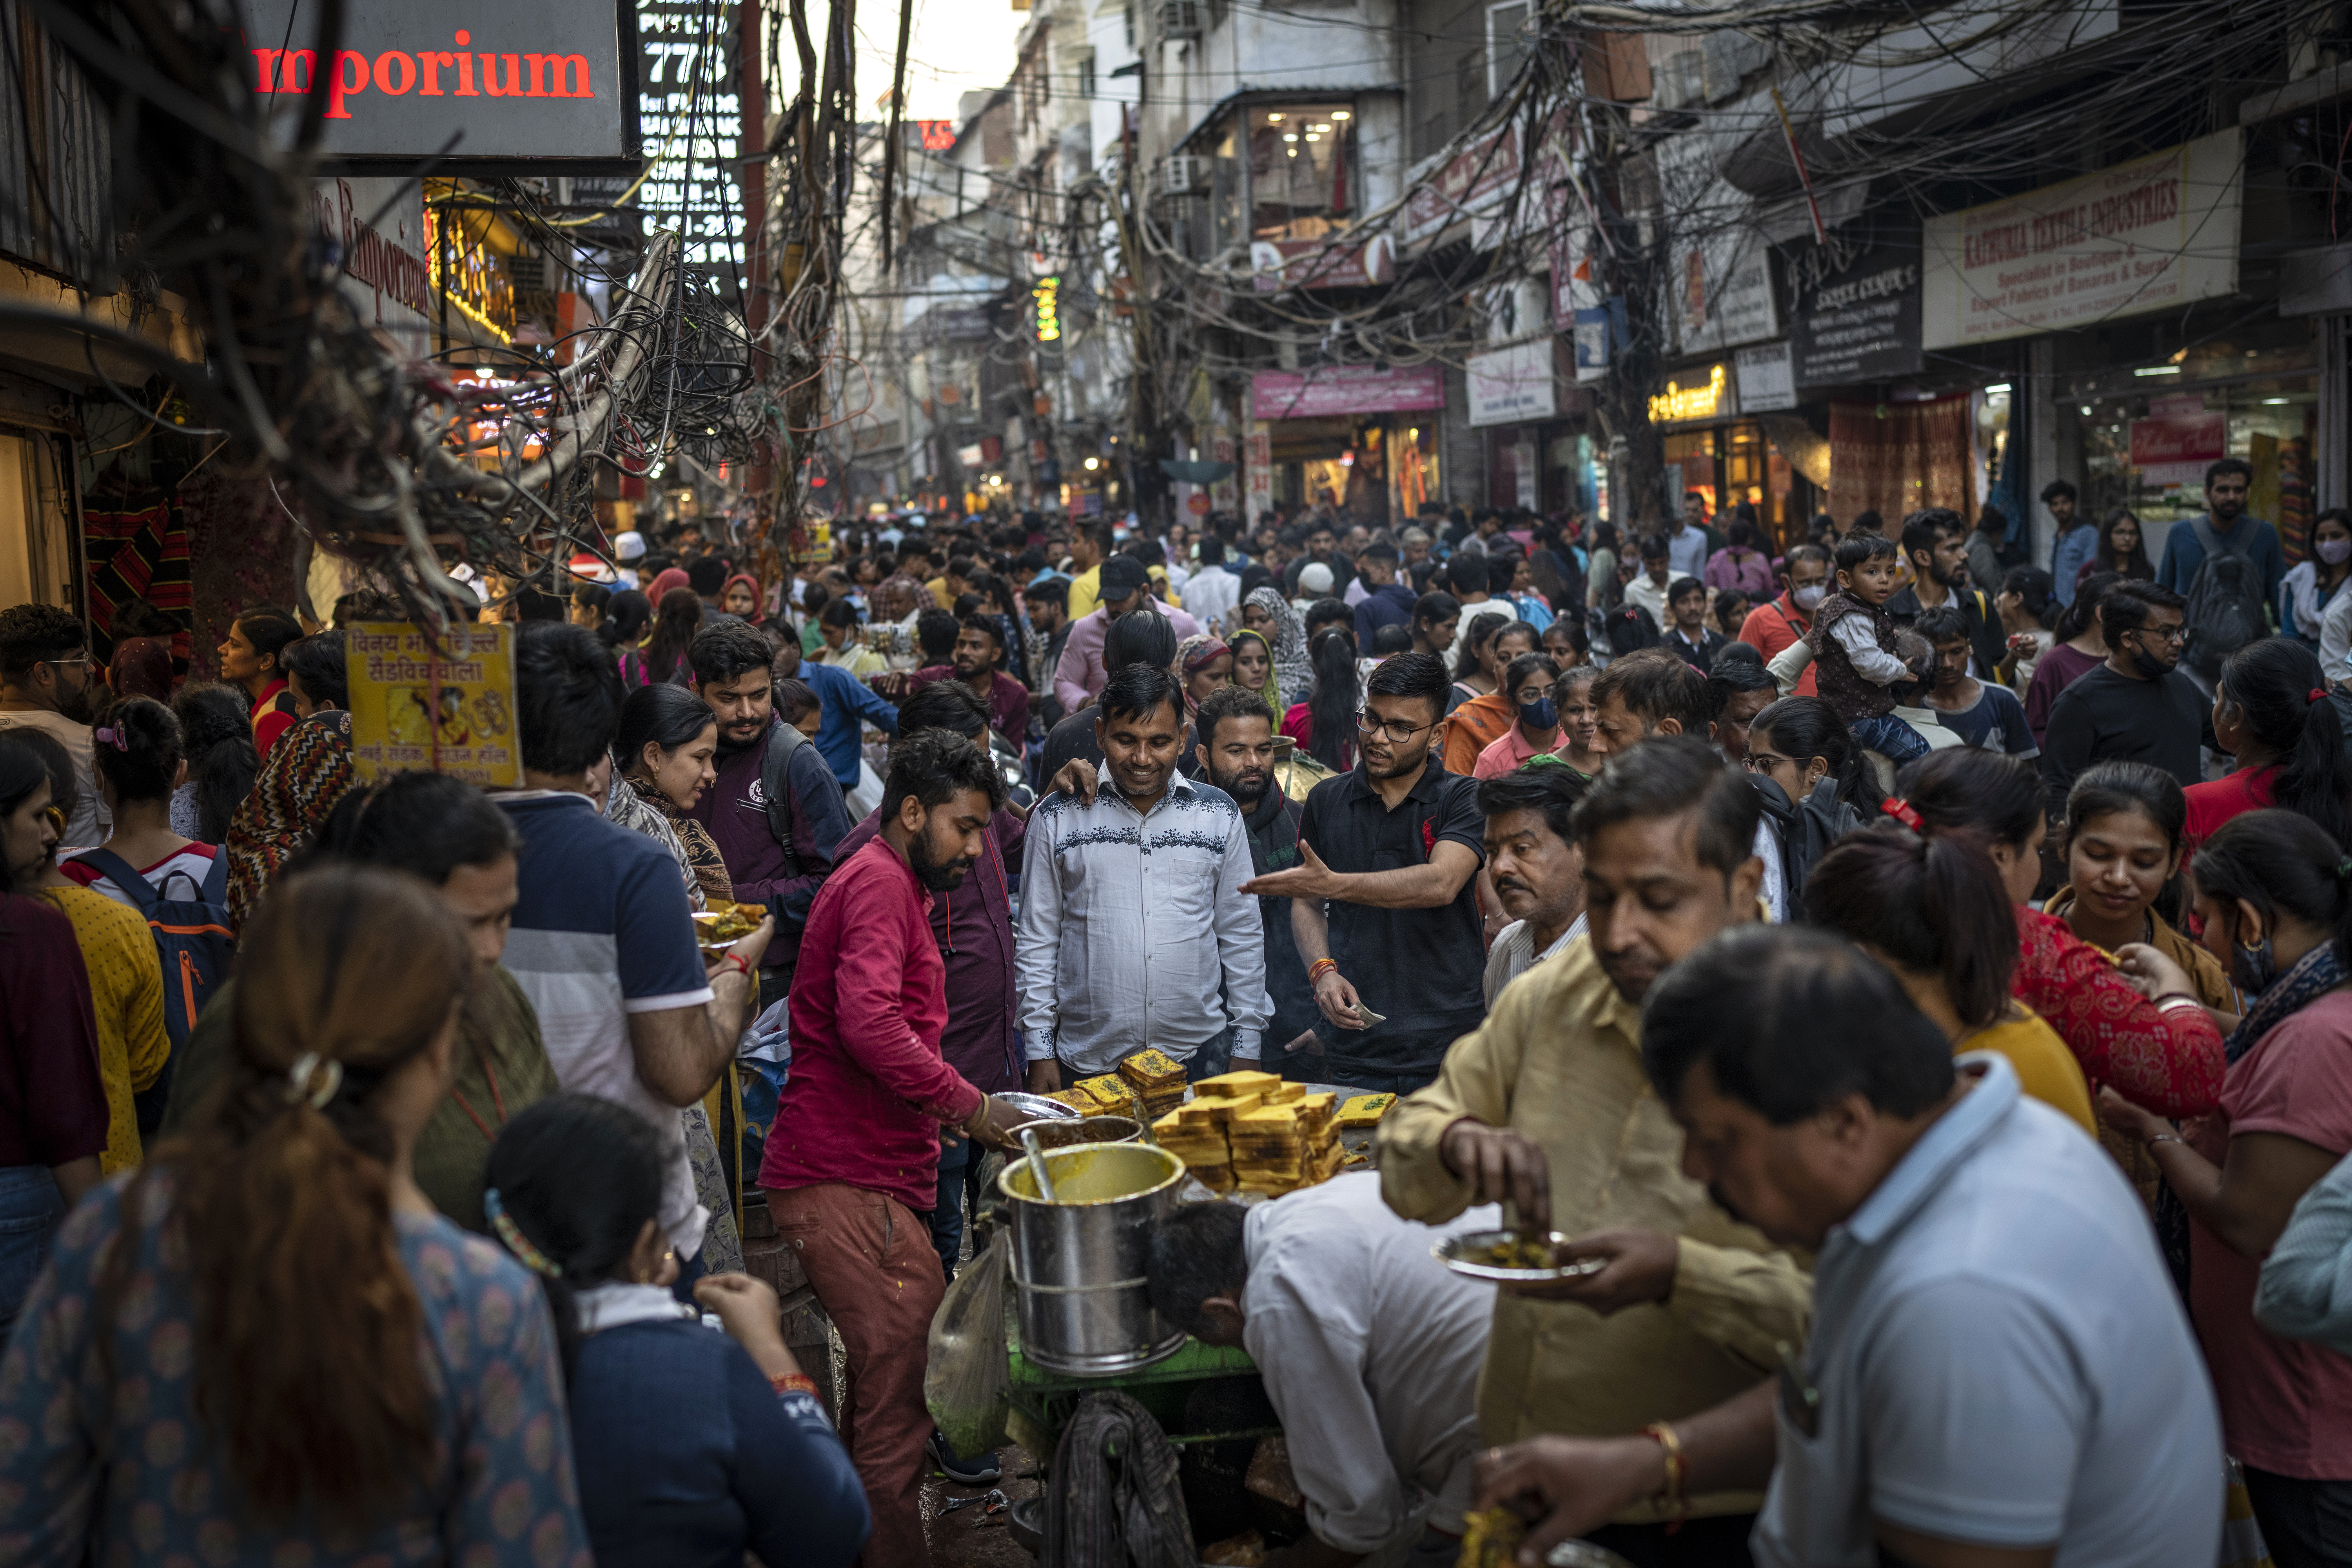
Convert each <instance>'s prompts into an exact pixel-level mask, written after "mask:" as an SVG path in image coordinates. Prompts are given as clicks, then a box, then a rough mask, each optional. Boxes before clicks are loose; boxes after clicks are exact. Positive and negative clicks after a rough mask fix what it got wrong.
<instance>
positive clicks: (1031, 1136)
mask: <svg viewBox="0 0 2352 1568" xmlns="http://www.w3.org/2000/svg"><path fill="white" fill-rule="evenodd" d="M1021 1147H1022V1148H1023V1149H1024V1151H1026V1152H1027V1153H1028V1155H1029V1179H1030V1180H1031V1181H1033V1182H1034V1183H1036V1184H1037V1197H1038V1201H1040V1202H1041V1203H1049V1204H1050V1203H1055V1202H1057V1201H1059V1200H1057V1199H1056V1198H1055V1196H1054V1183H1053V1179H1052V1178H1051V1177H1049V1176H1047V1175H1046V1174H1045V1150H1044V1149H1043V1148H1042V1147H1040V1146H1039V1144H1038V1142H1037V1130H1036V1129H1035V1128H1034V1127H1024V1128H1023V1129H1022V1130H1021Z"/></svg>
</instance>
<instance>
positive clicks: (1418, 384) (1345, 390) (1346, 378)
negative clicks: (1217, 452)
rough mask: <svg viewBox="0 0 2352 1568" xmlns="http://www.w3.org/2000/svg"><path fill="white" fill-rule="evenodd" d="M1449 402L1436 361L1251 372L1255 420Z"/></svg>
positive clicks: (1401, 410) (1403, 409) (1394, 410)
mask: <svg viewBox="0 0 2352 1568" xmlns="http://www.w3.org/2000/svg"><path fill="white" fill-rule="evenodd" d="M1444 406H1445V374H1444V371H1442V370H1440V369H1439V368H1438V367H1437V366H1436V365H1433V364H1416V365H1403V366H1398V367H1395V368H1389V367H1385V366H1381V365H1368V364H1348V365H1326V366H1323V367H1321V368H1319V369H1316V370H1261V371H1256V372H1254V373H1253V374H1251V376H1250V417H1251V418H1253V419H1320V418H1328V417H1329V416H1333V415H1339V414H1410V413H1412V412H1413V411H1415V410H1417V409H1423V408H1443V407H1444Z"/></svg>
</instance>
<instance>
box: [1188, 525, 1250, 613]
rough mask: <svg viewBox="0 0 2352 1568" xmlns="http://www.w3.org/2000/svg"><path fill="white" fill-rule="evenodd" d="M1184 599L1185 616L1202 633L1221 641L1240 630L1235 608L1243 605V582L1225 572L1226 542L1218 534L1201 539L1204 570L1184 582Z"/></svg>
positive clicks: (1204, 535)
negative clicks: (1200, 629)
mask: <svg viewBox="0 0 2352 1568" xmlns="http://www.w3.org/2000/svg"><path fill="white" fill-rule="evenodd" d="M1181 598H1182V601H1183V605H1184V613H1185V614H1186V615H1188V616H1192V618H1193V619H1194V620H1196V621H1198V622H1200V623H1201V625H1202V628H1203V629H1205V630H1208V631H1211V632H1213V633H1215V634H1216V635H1217V636H1219V637H1223V636H1225V635H1226V634H1227V633H1228V632H1232V631H1237V630H1239V629H1240V623H1239V622H1238V621H1236V620H1234V606H1235V605H1239V604H1240V603H1241V601H1242V580H1241V579H1240V578H1239V577H1236V576H1234V574H1232V573H1231V572H1228V571H1226V570H1225V542H1224V541H1223V540H1222V539H1219V538H1218V537H1217V536H1216V535H1215V534H1213V533H1204V534H1202V536H1201V569H1200V570H1199V571H1197V572H1195V573H1193V574H1192V576H1191V577H1190V578H1188V579H1187V580H1186V581H1185V583H1184V586H1183V592H1182V594H1181Z"/></svg>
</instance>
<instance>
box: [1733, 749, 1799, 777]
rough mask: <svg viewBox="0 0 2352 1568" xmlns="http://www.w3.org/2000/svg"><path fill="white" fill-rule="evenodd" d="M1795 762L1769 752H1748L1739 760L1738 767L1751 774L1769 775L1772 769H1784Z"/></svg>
mask: <svg viewBox="0 0 2352 1568" xmlns="http://www.w3.org/2000/svg"><path fill="white" fill-rule="evenodd" d="M1795 760H1796V759H1795V758H1793V757H1776V756H1774V755H1773V754H1772V753H1771V752H1748V754H1747V755H1746V756H1745V757H1742V758H1741V759H1740V762H1739V765H1740V766H1742V767H1744V768H1746V769H1747V770H1748V772H1749V773H1770V772H1771V771H1772V770H1773V769H1774V768H1778V767H1786V766H1787V765H1788V764H1790V763H1792V762H1794V761H1795Z"/></svg>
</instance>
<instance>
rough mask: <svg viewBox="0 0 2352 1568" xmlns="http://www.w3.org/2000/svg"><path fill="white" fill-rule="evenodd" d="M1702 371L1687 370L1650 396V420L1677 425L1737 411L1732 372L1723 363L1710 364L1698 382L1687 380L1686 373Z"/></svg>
mask: <svg viewBox="0 0 2352 1568" xmlns="http://www.w3.org/2000/svg"><path fill="white" fill-rule="evenodd" d="M1692 374H1699V373H1696V372H1692V371H1685V372H1683V373H1682V375H1680V376H1676V377H1675V379H1674V380H1672V381H1669V382H1667V383H1666V389H1665V391H1664V392H1661V393H1659V394H1657V395H1654V396H1653V397H1652V398H1651V399H1650V423H1651V424H1653V425H1677V424H1682V423H1684V422H1685V421H1688V420H1692V419H1719V418H1722V417H1723V416H1726V415H1728V414H1731V413H1732V412H1734V408H1733V401H1734V400H1733V397H1732V392H1731V375H1730V373H1729V371H1728V369H1727V367H1726V366H1724V365H1722V364H1720V363H1717V364H1711V365H1708V366H1707V367H1706V372H1705V374H1706V380H1705V381H1702V382H1699V383H1697V384H1695V385H1689V386H1685V385H1684V384H1683V376H1688V375H1692Z"/></svg>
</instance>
